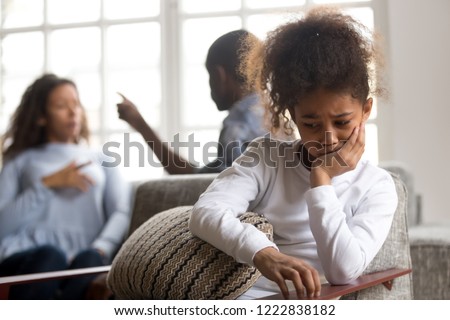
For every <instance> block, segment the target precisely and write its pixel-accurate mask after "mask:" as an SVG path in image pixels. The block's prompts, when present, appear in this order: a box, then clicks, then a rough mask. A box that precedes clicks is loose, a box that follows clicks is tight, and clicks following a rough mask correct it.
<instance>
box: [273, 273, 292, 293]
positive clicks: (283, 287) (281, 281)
mask: <svg viewBox="0 0 450 320" xmlns="http://www.w3.org/2000/svg"><path fill="white" fill-rule="evenodd" d="M275 283H276V284H277V285H278V287H279V288H280V290H281V293H282V294H283V297H284V298H285V299H289V289H288V287H287V285H286V282H285V281H284V278H283V277H282V276H281V274H280V275H279V276H277V277H276V279H275Z"/></svg>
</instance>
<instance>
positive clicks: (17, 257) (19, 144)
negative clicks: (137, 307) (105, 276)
mask: <svg viewBox="0 0 450 320" xmlns="http://www.w3.org/2000/svg"><path fill="white" fill-rule="evenodd" d="M88 138H89V131H88V127H87V121H86V116H85V111H84V109H83V107H82V105H81V103H80V99H79V96H78V91H77V87H76V85H75V83H74V82H73V81H71V80H68V79H63V78H59V77H57V76H55V75H53V74H46V75H43V76H42V77H40V78H39V79H37V80H36V81H34V82H33V83H32V84H31V85H30V86H29V87H28V88H27V89H26V91H25V93H24V94H23V96H22V100H21V102H20V105H19V106H18V108H17V110H16V112H15V113H14V115H13V118H12V121H11V124H10V126H9V128H8V130H7V132H6V134H5V136H4V139H3V144H2V153H3V162H4V167H3V169H2V171H1V173H0V186H1V189H2V191H1V193H0V276H9V275H19V274H28V273H36V272H47V271H55V270H64V269H68V268H85V267H93V266H100V265H104V264H105V263H109V262H110V259H111V257H112V256H113V255H114V253H115V252H116V250H117V249H118V247H119V246H120V244H121V243H122V241H123V238H124V236H125V234H126V232H127V230H128V225H129V220H130V218H129V214H130V213H129V209H130V186H129V185H128V184H127V183H125V181H124V180H123V179H122V177H121V176H120V174H119V170H118V169H117V168H106V167H103V166H102V161H104V160H105V159H104V157H103V155H102V154H100V153H99V152H95V151H93V150H91V149H89V148H88V147H86V143H85V142H87V141H88ZM94 278H95V276H90V277H84V278H83V279H82V280H81V279H80V278H77V279H75V280H64V281H60V280H56V281H48V282H45V283H38V284H30V285H19V286H15V287H13V288H12V289H11V293H10V296H11V298H13V299H53V298H61V299H82V298H84V297H86V295H88V296H92V294H89V293H88V291H87V288H88V287H89V284H90V283H91V281H92V280H94ZM104 293H105V295H106V296H107V295H108V294H109V293H108V292H106V291H105V292H104Z"/></svg>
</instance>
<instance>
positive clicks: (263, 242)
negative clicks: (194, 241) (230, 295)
mask: <svg viewBox="0 0 450 320" xmlns="http://www.w3.org/2000/svg"><path fill="white" fill-rule="evenodd" d="M300 144H301V141H299V140H298V141H294V142H280V141H275V140H270V139H269V138H267V137H266V138H260V139H257V140H255V141H253V142H252V143H251V144H250V145H249V147H248V148H247V150H246V152H245V153H244V154H243V155H242V156H241V157H240V158H238V159H237V161H236V162H235V163H234V164H233V166H232V167H231V168H229V169H227V170H225V171H224V172H222V173H221V174H220V175H219V176H218V177H217V178H216V179H215V180H214V182H213V183H212V184H211V185H210V186H209V187H208V189H207V190H206V192H205V193H204V194H203V195H202V196H201V197H200V199H199V200H198V202H197V203H196V204H195V206H194V209H193V212H192V216H191V219H190V229H191V231H192V232H193V233H194V234H195V235H197V236H198V237H200V238H202V239H203V240H205V241H207V242H209V243H211V244H212V245H213V246H215V247H217V248H219V249H220V250H222V251H224V252H225V253H227V254H228V255H230V256H232V257H234V258H235V259H236V260H237V261H238V262H241V263H246V264H249V265H253V257H254V255H255V254H256V253H257V252H258V251H260V250H262V249H264V248H266V247H274V248H277V249H278V250H279V251H280V252H282V253H285V254H287V255H290V256H294V257H298V258H300V259H303V260H305V261H306V262H307V263H309V264H311V265H312V266H313V267H314V268H316V269H317V270H318V271H319V273H321V274H324V275H325V277H326V279H327V280H328V281H329V282H330V283H333V284H344V283H347V282H349V281H350V280H352V279H355V278H357V277H358V276H359V275H361V273H362V272H363V271H364V269H365V268H366V267H367V265H368V264H369V263H370V261H371V260H372V259H373V258H374V256H375V255H376V253H377V252H378V251H379V249H380V248H381V246H382V244H383V242H384V241H385V239H386V237H387V234H388V232H389V229H390V226H391V223H392V218H393V215H394V212H395V210H396V208H397V194H396V190H395V185H394V182H393V180H392V178H391V176H390V174H389V173H388V172H386V171H385V170H383V169H381V168H379V167H376V166H374V165H372V164H370V163H369V162H368V161H366V160H361V161H360V162H359V163H358V165H357V167H356V168H355V169H354V170H352V171H350V172H347V173H344V174H342V175H340V176H337V177H334V178H333V179H332V181H331V182H332V184H331V185H325V186H319V187H316V188H311V187H310V171H309V170H307V169H306V168H305V166H304V165H303V164H302V163H301V160H300V157H299V154H298V150H299V147H300ZM247 211H253V212H256V213H259V214H262V215H264V216H265V217H266V218H267V219H268V221H269V222H270V223H271V224H272V225H273V228H274V243H272V242H271V241H269V240H268V239H267V237H266V236H265V235H264V234H263V233H261V232H260V231H258V230H257V229H256V228H255V227H253V226H252V225H249V224H242V223H241V222H240V221H239V220H238V219H237V217H238V216H239V215H241V214H243V213H245V212H247ZM261 278H262V279H260V280H259V281H258V285H259V286H260V287H262V288H264V287H267V288H272V289H273V288H274V286H275V287H276V285H275V284H274V283H272V282H270V281H269V280H267V279H266V278H264V277H261Z"/></svg>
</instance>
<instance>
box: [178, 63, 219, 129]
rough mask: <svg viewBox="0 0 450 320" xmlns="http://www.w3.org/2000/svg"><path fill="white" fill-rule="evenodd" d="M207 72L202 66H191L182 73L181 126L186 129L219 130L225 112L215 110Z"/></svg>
mask: <svg viewBox="0 0 450 320" xmlns="http://www.w3.org/2000/svg"><path fill="white" fill-rule="evenodd" d="M208 79H209V78H208V72H207V71H206V68H205V67H204V66H191V67H187V68H186V69H185V72H184V73H183V96H182V100H181V101H182V103H183V105H184V108H182V118H181V121H182V124H183V125H185V126H188V127H199V126H200V127H205V126H209V127H213V128H220V127H221V123H222V121H223V119H224V118H225V116H226V114H227V113H226V112H220V111H219V110H217V106H216V104H215V103H214V101H213V100H212V99H211V94H210V88H209V84H208V83H209V80H208Z"/></svg>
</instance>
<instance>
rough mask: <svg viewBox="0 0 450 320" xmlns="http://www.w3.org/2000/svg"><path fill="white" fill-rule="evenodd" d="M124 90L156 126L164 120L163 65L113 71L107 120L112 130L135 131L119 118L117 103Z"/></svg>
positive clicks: (149, 121) (143, 114)
mask: <svg viewBox="0 0 450 320" xmlns="http://www.w3.org/2000/svg"><path fill="white" fill-rule="evenodd" d="M117 92H120V93H122V94H123V95H124V96H126V97H127V98H128V99H129V100H130V101H132V102H133V103H134V104H135V105H136V107H138V109H139V111H140V112H141V114H142V116H143V117H144V119H145V120H146V121H147V122H148V123H149V124H150V126H152V127H153V128H156V127H159V126H160V124H161V72H160V70H159V69H137V70H126V71H125V70H124V71H115V72H111V73H110V74H109V76H108V83H107V101H106V107H105V112H106V120H107V124H108V128H109V129H111V130H124V131H132V130H133V129H130V126H129V125H128V124H127V123H126V122H125V121H123V120H120V119H119V116H118V113H117V107H116V104H117V103H118V102H120V101H122V99H121V98H120V97H119V95H117Z"/></svg>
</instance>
